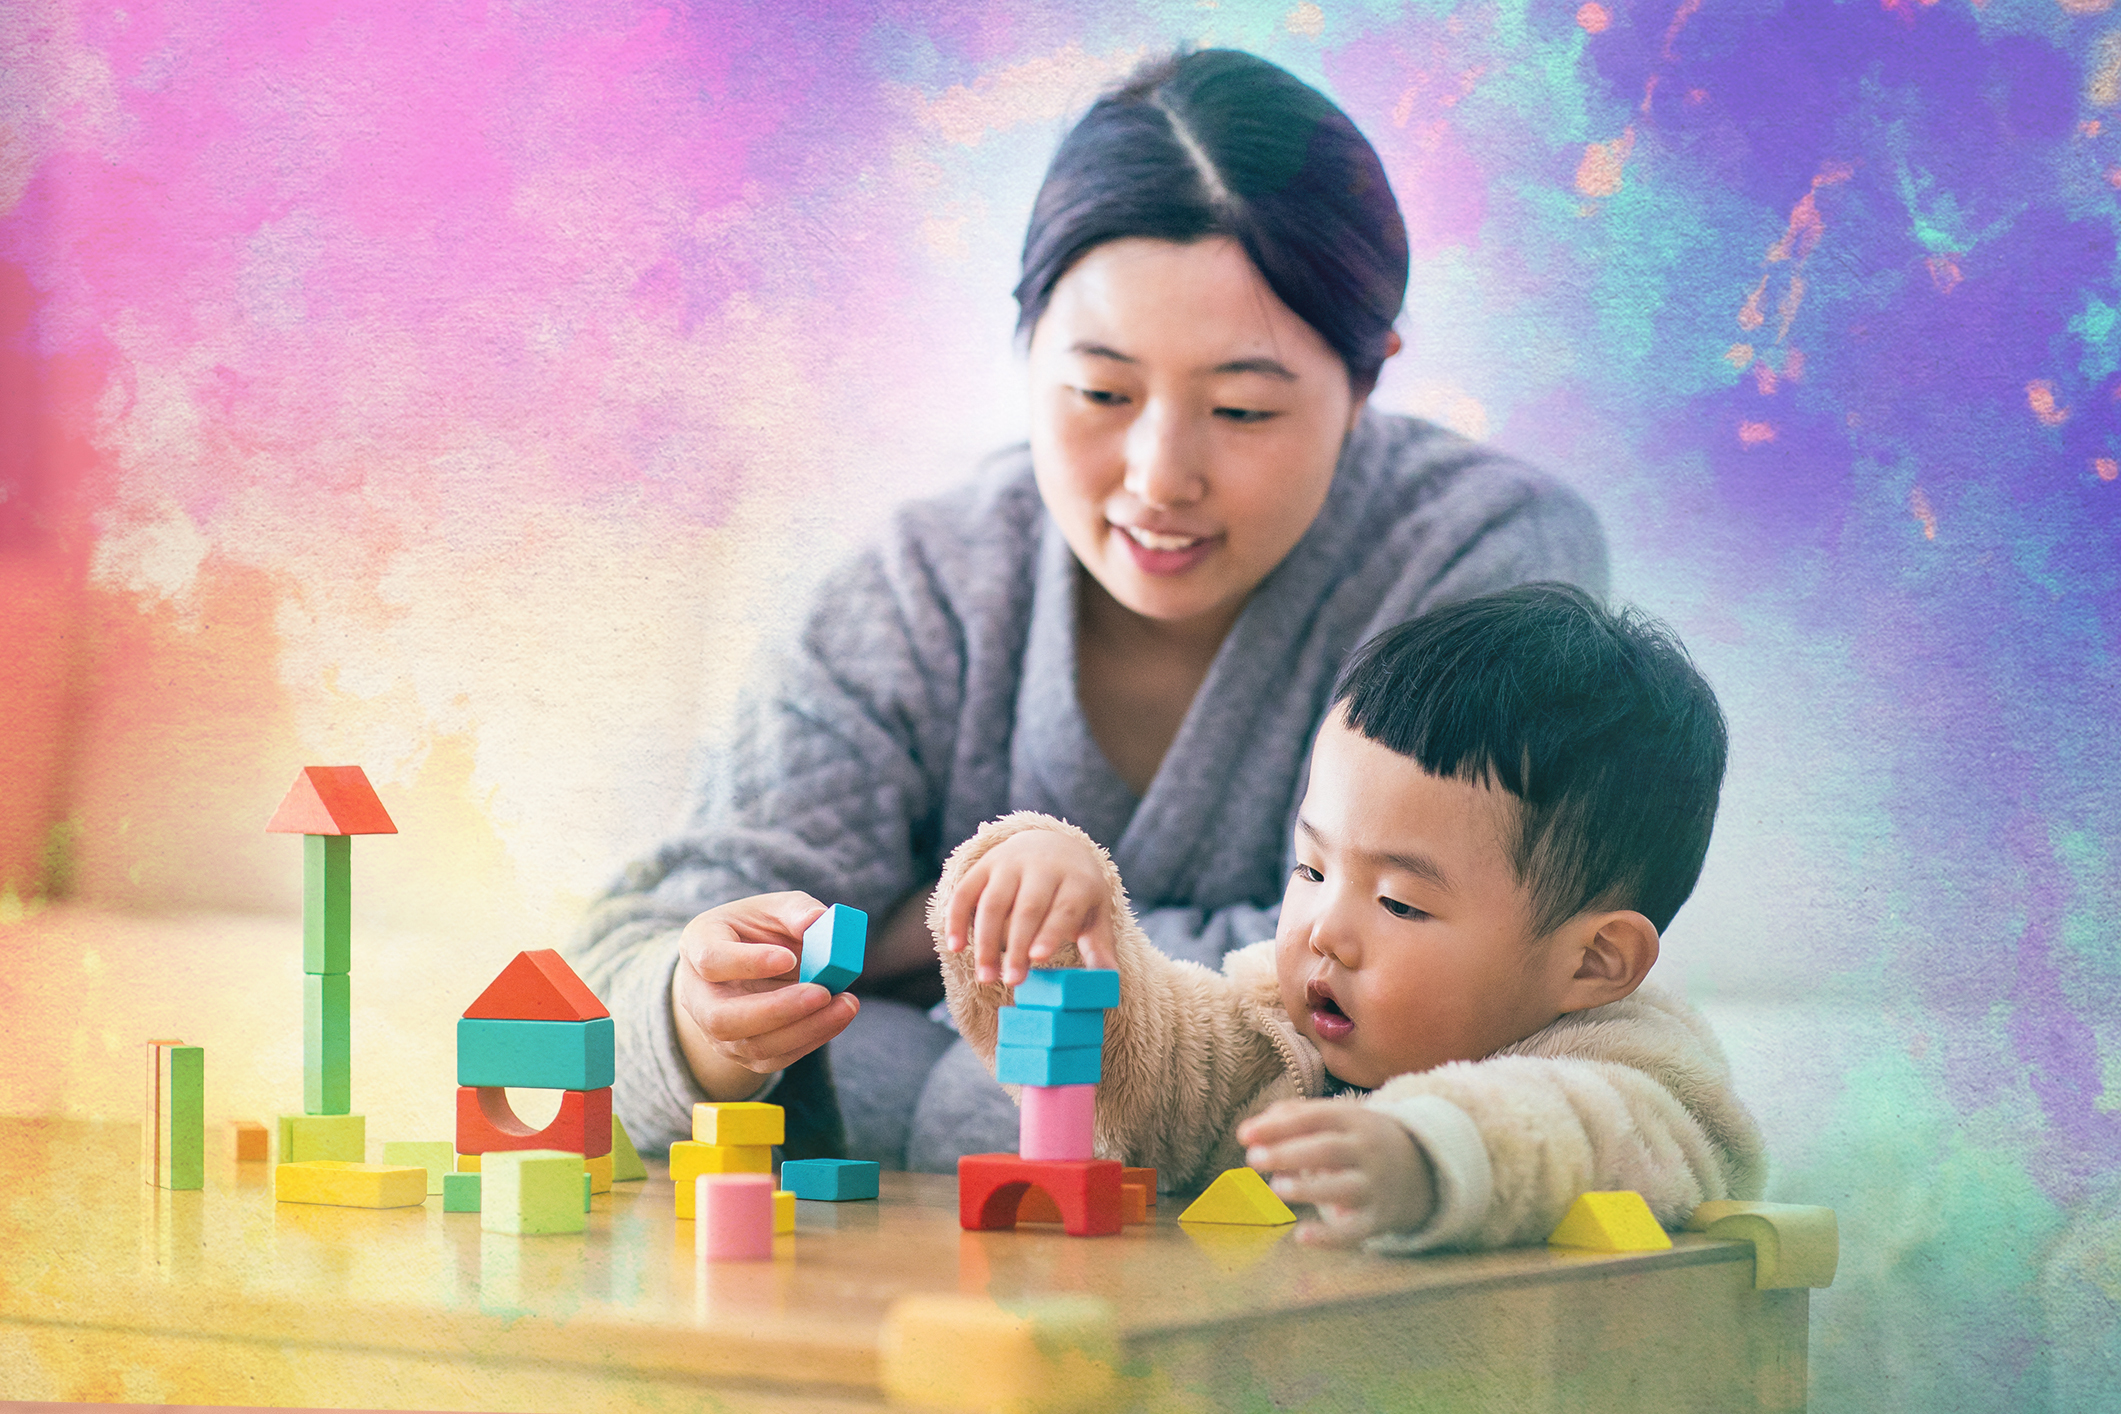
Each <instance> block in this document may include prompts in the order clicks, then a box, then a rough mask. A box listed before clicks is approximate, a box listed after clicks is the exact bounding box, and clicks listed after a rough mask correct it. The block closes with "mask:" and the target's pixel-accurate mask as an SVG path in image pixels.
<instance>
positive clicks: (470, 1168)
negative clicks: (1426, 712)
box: [457, 1154, 479, 1173]
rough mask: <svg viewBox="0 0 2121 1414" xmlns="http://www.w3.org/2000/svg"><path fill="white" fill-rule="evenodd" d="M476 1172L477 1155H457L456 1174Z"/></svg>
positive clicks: (477, 1167) (477, 1169)
mask: <svg viewBox="0 0 2121 1414" xmlns="http://www.w3.org/2000/svg"><path fill="white" fill-rule="evenodd" d="M478 1171H479V1155H477V1154H459V1155H457V1172H458V1173H477V1172H478Z"/></svg>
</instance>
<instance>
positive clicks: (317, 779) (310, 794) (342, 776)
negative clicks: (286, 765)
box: [265, 766, 398, 835]
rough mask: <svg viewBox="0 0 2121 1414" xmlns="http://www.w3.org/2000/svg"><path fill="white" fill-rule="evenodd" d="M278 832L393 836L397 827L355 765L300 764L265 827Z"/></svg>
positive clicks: (269, 830)
mask: <svg viewBox="0 0 2121 1414" xmlns="http://www.w3.org/2000/svg"><path fill="white" fill-rule="evenodd" d="M265 828H266V830H267V832H268V833H271V834H278V835H394V834H396V833H397V832H398V827H397V826H396V825H393V824H392V823H391V822H390V812H388V811H387V810H385V809H384V808H383V802H382V801H380V800H378V799H377V798H376V790H375V787H374V786H371V785H370V784H369V783H368V773H367V772H365V771H363V770H362V769H361V768H360V767H359V766H304V767H303V768H302V770H301V773H300V774H298V775H297V776H296V777H295V783H294V785H293V786H291V787H289V789H288V792H287V797H286V799H284V800H282V801H281V802H280V808H279V809H278V810H275V811H274V812H273V817H272V820H271V821H270V822H269V823H268V824H267V825H266V826H265Z"/></svg>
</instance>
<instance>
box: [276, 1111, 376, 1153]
mask: <svg viewBox="0 0 2121 1414" xmlns="http://www.w3.org/2000/svg"><path fill="white" fill-rule="evenodd" d="M311 1159H336V1160H338V1161H339V1162H341V1163H348V1164H358V1163H365V1162H367V1159H368V1119H367V1117H366V1116H365V1115H281V1116H280V1152H279V1155H278V1157H277V1158H276V1159H275V1162H276V1163H283V1164H300V1163H307V1162H309V1161H310V1160H311Z"/></svg>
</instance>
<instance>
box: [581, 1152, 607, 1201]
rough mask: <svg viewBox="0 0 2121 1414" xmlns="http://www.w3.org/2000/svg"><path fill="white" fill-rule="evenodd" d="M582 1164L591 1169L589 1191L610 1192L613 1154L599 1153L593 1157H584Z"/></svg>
mask: <svg viewBox="0 0 2121 1414" xmlns="http://www.w3.org/2000/svg"><path fill="white" fill-rule="evenodd" d="M582 1166H583V1167H584V1168H586V1169H588V1170H589V1191H590V1192H591V1193H609V1192H610V1191H611V1170H612V1164H611V1155H609V1154H599V1155H597V1156H596V1157H595V1158H593V1159H584V1160H582Z"/></svg>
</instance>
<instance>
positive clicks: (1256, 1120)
mask: <svg viewBox="0 0 2121 1414" xmlns="http://www.w3.org/2000/svg"><path fill="white" fill-rule="evenodd" d="M1337 1120H1338V1117H1337V1116H1335V1115H1334V1114H1333V1106H1331V1105H1326V1104H1321V1103H1319V1102H1318V1101H1316V1100H1283V1101H1281V1102H1279V1103H1277V1104H1275V1105H1272V1106H1270V1107H1268V1108H1267V1109H1265V1110H1263V1111H1261V1112H1260V1113H1259V1114H1256V1115H1254V1116H1252V1118H1250V1119H1248V1120H1246V1121H1245V1122H1244V1123H1243V1124H1240V1125H1239V1126H1238V1127H1237V1138H1238V1141H1239V1142H1240V1143H1244V1144H1273V1143H1277V1142H1279V1141H1281V1140H1284V1139H1295V1138H1298V1137H1300V1136H1302V1135H1305V1134H1317V1133H1321V1132H1326V1131H1330V1130H1333V1129H1336V1128H1338V1122H1337Z"/></svg>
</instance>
